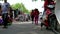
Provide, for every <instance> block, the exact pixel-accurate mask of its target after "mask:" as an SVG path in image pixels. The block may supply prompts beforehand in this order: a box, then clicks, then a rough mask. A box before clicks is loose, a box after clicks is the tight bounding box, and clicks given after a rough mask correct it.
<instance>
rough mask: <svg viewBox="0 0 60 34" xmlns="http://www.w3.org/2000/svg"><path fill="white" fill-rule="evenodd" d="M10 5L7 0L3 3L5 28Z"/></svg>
mask: <svg viewBox="0 0 60 34" xmlns="http://www.w3.org/2000/svg"><path fill="white" fill-rule="evenodd" d="M9 7H10V4H9V3H8V2H7V0H4V3H3V5H2V18H3V23H4V24H3V26H4V27H3V28H7V24H8V12H9Z"/></svg>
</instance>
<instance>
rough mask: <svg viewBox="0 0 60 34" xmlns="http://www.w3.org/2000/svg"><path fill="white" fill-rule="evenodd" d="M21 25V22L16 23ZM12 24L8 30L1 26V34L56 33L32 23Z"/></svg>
mask: <svg viewBox="0 0 60 34" xmlns="http://www.w3.org/2000/svg"><path fill="white" fill-rule="evenodd" d="M16 23H20V22H16ZM16 23H15V24H12V25H11V26H9V27H8V28H7V29H3V28H2V26H0V34H54V32H52V31H49V30H46V29H45V27H43V28H42V30H41V27H40V25H34V24H32V23H31V22H27V23H26V22H21V24H16Z"/></svg>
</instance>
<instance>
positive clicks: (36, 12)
mask: <svg viewBox="0 0 60 34" xmlns="http://www.w3.org/2000/svg"><path fill="white" fill-rule="evenodd" d="M38 18H39V11H38V9H35V10H34V20H35V24H36V25H38Z"/></svg>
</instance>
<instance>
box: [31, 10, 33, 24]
mask: <svg viewBox="0 0 60 34" xmlns="http://www.w3.org/2000/svg"><path fill="white" fill-rule="evenodd" d="M31 19H32V24H33V22H34V10H32V12H31Z"/></svg>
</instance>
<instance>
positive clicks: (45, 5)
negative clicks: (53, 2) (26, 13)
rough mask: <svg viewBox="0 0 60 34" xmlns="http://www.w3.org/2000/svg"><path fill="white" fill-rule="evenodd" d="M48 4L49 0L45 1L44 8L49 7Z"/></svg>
mask: <svg viewBox="0 0 60 34" xmlns="http://www.w3.org/2000/svg"><path fill="white" fill-rule="evenodd" d="M47 5H48V1H47V0H46V1H45V2H44V9H47Z"/></svg>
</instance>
